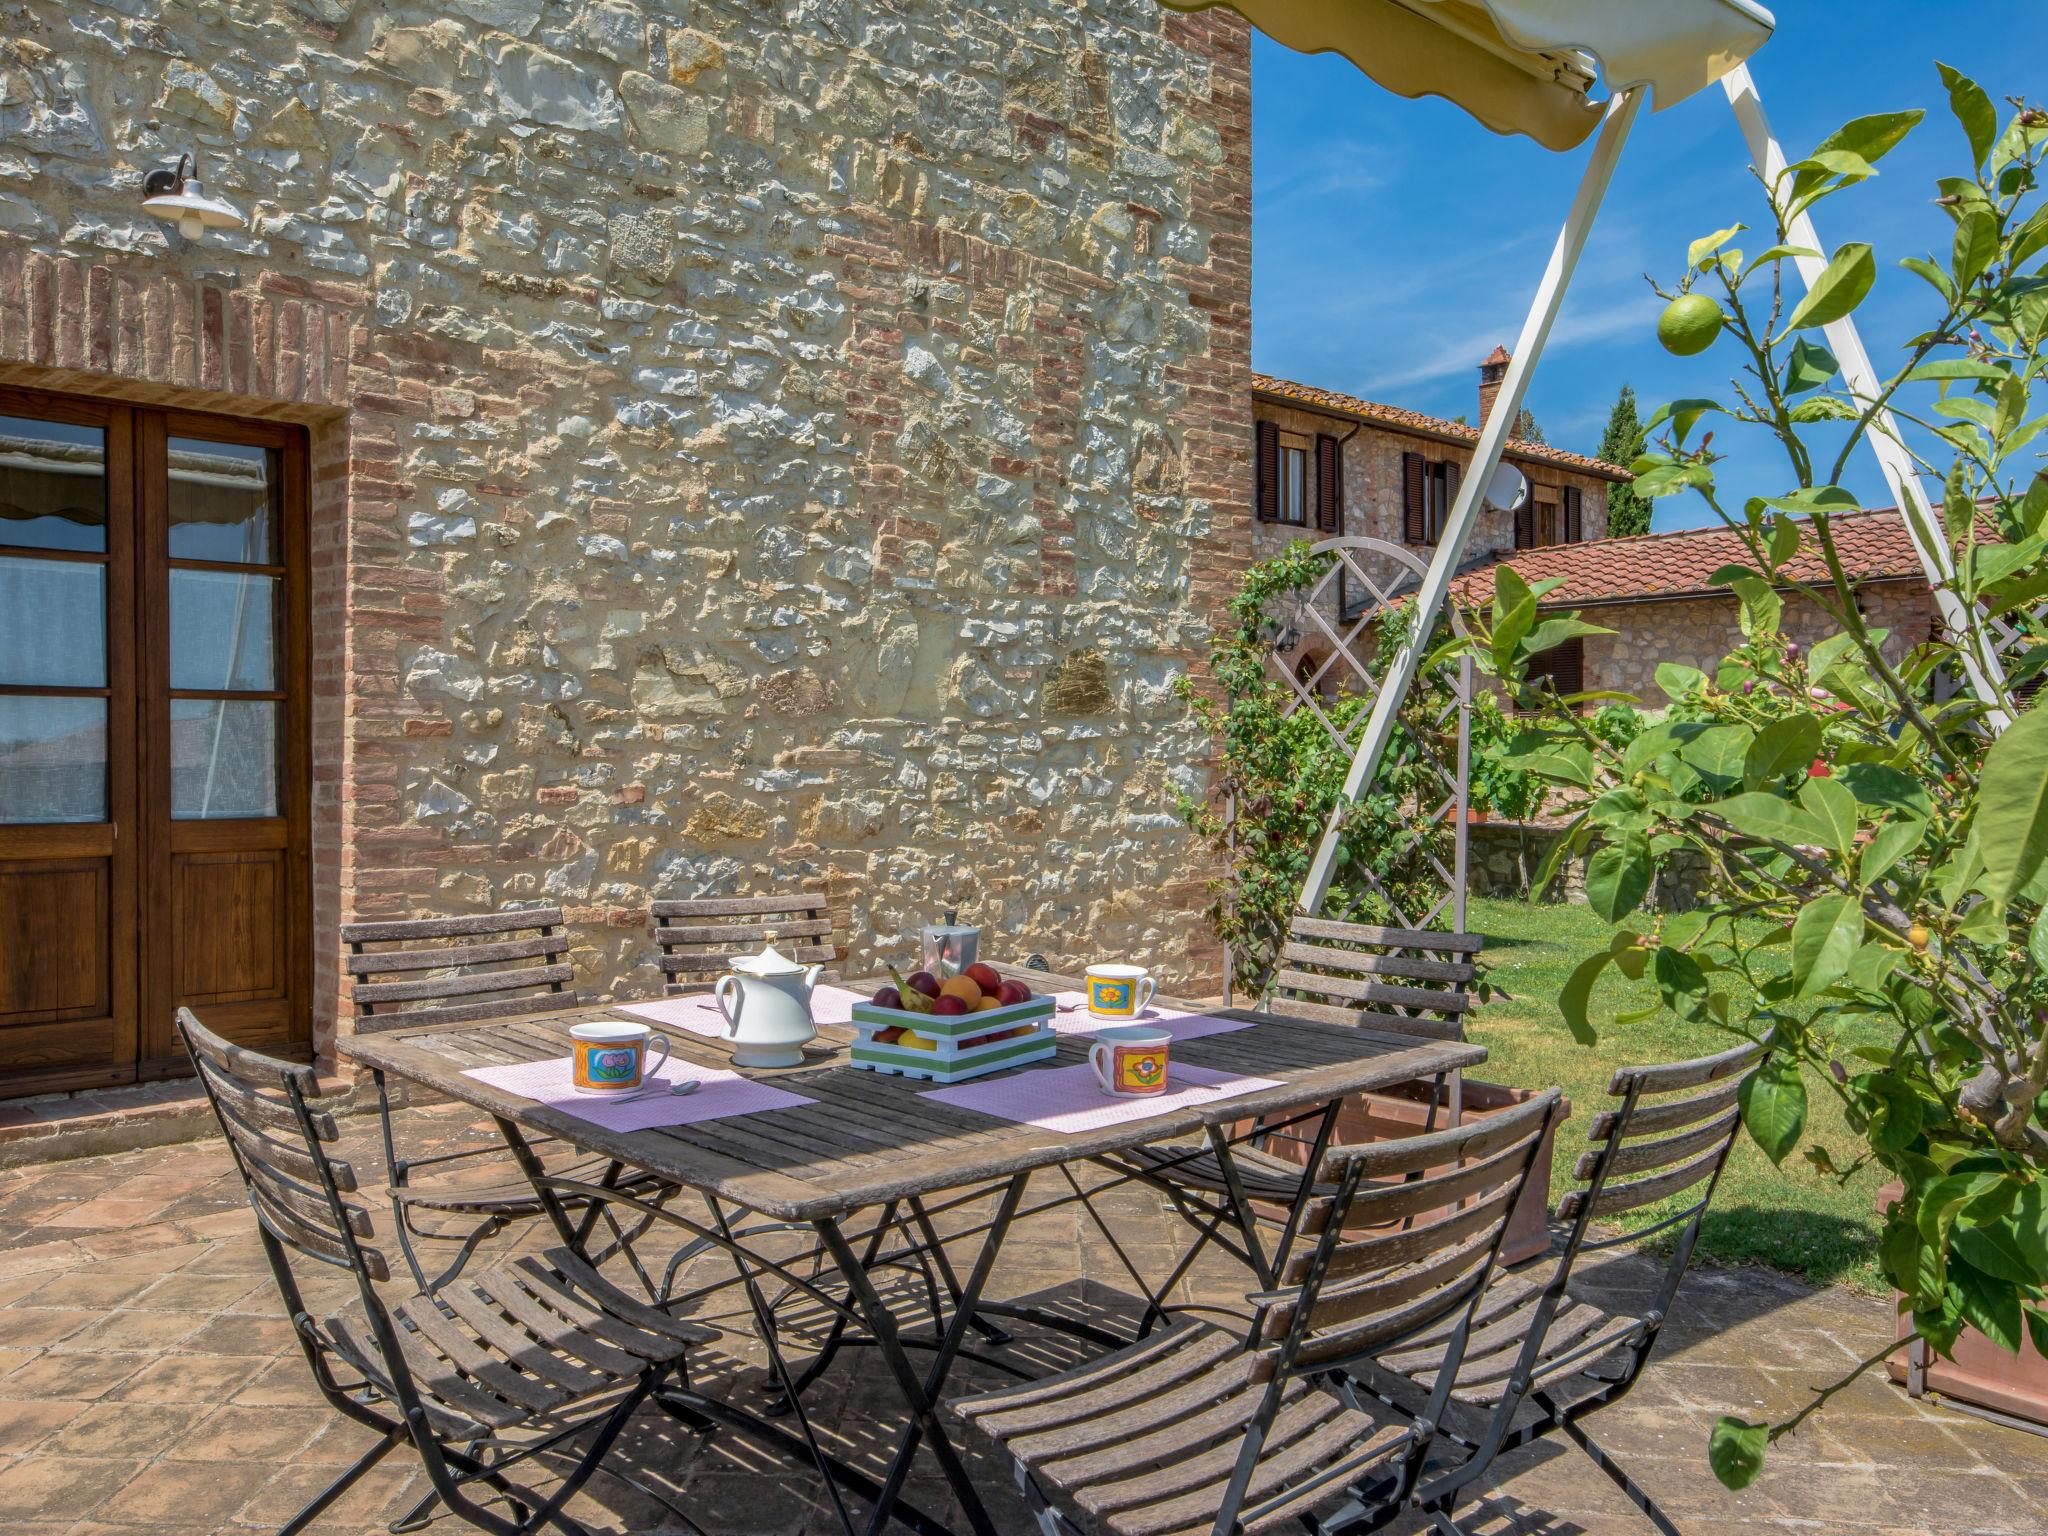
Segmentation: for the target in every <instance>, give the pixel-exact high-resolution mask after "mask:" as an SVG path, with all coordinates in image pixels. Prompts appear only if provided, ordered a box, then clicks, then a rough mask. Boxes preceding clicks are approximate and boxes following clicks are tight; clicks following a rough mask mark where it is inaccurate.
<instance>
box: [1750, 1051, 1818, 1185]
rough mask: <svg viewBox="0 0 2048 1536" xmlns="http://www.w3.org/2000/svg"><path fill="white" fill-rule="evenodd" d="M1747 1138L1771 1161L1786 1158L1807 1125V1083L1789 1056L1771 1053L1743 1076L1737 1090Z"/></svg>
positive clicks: (1796, 1064)
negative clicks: (1740, 1085) (1758, 1065)
mask: <svg viewBox="0 0 2048 1536" xmlns="http://www.w3.org/2000/svg"><path fill="white" fill-rule="evenodd" d="M1737 1098H1738V1099H1739V1100H1740V1102H1741V1104H1742V1124H1743V1127H1744V1128H1745V1129H1746V1130H1748V1132H1749V1136H1750V1140H1752V1141H1754V1142H1755V1143H1756V1144H1757V1145H1758V1146H1759V1147H1762V1148H1763V1151H1764V1156H1765V1157H1768V1158H1769V1159H1770V1160H1771V1161H1772V1162H1774V1163H1782V1162H1784V1161H1785V1154H1786V1153H1787V1152H1790V1151H1791V1150H1792V1148H1793V1147H1794V1146H1795V1145H1797V1143H1798V1141H1799V1133H1800V1132H1801V1131H1803V1130H1804V1129H1805V1128H1806V1082H1805V1080H1804V1079H1803V1078H1801V1077H1800V1075H1799V1065H1798V1063H1797V1062H1795V1061H1793V1060H1792V1059H1791V1058H1790V1057H1788V1056H1780V1055H1771V1056H1768V1057H1766V1058H1765V1059H1764V1064H1763V1065H1762V1066H1760V1067H1758V1068H1757V1069H1756V1070H1755V1071H1754V1072H1752V1073H1750V1075H1749V1076H1748V1077H1746V1078H1744V1079H1743V1082H1742V1087H1741V1089H1740V1090H1739V1092H1738V1093H1737Z"/></svg>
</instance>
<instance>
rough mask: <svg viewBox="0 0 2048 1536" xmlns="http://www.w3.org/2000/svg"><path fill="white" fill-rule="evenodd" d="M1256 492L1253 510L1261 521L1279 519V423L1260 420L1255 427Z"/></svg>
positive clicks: (1275, 520)
mask: <svg viewBox="0 0 2048 1536" xmlns="http://www.w3.org/2000/svg"><path fill="white" fill-rule="evenodd" d="M1256 433H1257V437H1256V442H1257V448H1258V453H1257V458H1258V464H1257V494H1256V496H1255V498H1254V510H1255V511H1256V513H1257V515H1258V519H1259V521H1260V522H1262V523H1277V522H1279V521H1280V424H1279V423H1278V422H1276V421H1262V422H1260V423H1259V424H1258V426H1257V428H1256Z"/></svg>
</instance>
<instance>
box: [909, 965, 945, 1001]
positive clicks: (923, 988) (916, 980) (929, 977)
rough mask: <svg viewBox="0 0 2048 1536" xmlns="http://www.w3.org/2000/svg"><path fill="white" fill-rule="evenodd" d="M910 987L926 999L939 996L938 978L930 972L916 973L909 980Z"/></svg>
mask: <svg viewBox="0 0 2048 1536" xmlns="http://www.w3.org/2000/svg"><path fill="white" fill-rule="evenodd" d="M910 985H911V986H912V987H913V988H915V989H916V990H917V991H919V992H922V993H923V994H924V995H925V996H926V997H937V996H938V995H939V978H938V977H936V976H934V975H933V974H932V973H931V972H930V971H918V972H916V973H915V974H914V975H912V976H911V978H910Z"/></svg>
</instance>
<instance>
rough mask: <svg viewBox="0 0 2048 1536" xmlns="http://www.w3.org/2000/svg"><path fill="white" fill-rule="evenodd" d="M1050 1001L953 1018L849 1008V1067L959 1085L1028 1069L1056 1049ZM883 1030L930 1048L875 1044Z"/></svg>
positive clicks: (858, 1006)
mask: <svg viewBox="0 0 2048 1536" xmlns="http://www.w3.org/2000/svg"><path fill="white" fill-rule="evenodd" d="M1052 1015H1053V1000H1052V999H1051V998H1049V997H1033V998H1027V999H1026V1000H1025V1001H1023V1002H1021V1003H1011V1004H1009V1005H1008V1006H1006V1007H1002V1008H991V1009H989V1010H988V1011H987V1012H985V1013H959V1014H952V1015H942V1014H932V1013H911V1012H910V1011H909V1010H907V1009H901V1008H877V1007H876V1006H875V1005H874V1004H873V1003H855V1004H854V1005H853V1025H854V1028H855V1029H857V1030H859V1031H860V1033H859V1035H858V1036H857V1037H856V1038H855V1040H854V1042H853V1047H852V1053H851V1054H852V1061H853V1065H854V1066H856V1067H860V1068H862V1069H863V1070H865V1071H869V1072H889V1073H894V1074H896V1075H898V1076H901V1077H923V1078H929V1079H930V1080H931V1081H932V1082H935V1083H964V1082H965V1081H967V1079H969V1078H971V1077H980V1076H982V1075H983V1074H984V1073H987V1072H1000V1071H1001V1070H1002V1069H1003V1068H1005V1067H1021V1066H1027V1065H1029V1064H1030V1063H1031V1062H1034V1061H1044V1060H1045V1059H1047V1058H1048V1057H1050V1056H1051V1055H1052V1054H1053V1052H1054V1050H1055V1049H1056V1048H1057V1047H1058V1045H1059V1036H1058V1035H1056V1034H1054V1033H1053V1030H1052V1027H1051V1026H1052ZM1019 1028H1026V1029H1028V1030H1029V1033H1028V1034H1022V1035H1009V1036H1007V1038H1005V1039H1002V1040H986V1039H985V1038H984V1037H986V1036H988V1035H991V1034H996V1033H1001V1032H1004V1031H1008V1030H1013V1029H1019ZM885 1029H909V1030H914V1031H916V1032H917V1033H918V1034H919V1035H921V1036H923V1037H924V1038H925V1039H927V1040H930V1041H931V1042H932V1048H931V1049H930V1050H920V1049H918V1048H916V1047H912V1046H902V1045H891V1044H888V1043H887V1042H885V1041H881V1040H877V1039H876V1038H875V1035H876V1034H877V1032H879V1031H881V1030H885Z"/></svg>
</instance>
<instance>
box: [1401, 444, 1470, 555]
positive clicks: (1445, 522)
mask: <svg viewBox="0 0 2048 1536" xmlns="http://www.w3.org/2000/svg"><path fill="white" fill-rule="evenodd" d="M1457 499H1458V465H1457V463H1456V461H1454V460H1451V459H1425V458H1424V457H1423V456H1422V455H1421V454H1419V453H1404V454H1402V455H1401V503H1402V537H1403V538H1404V539H1406V540H1407V541H1408V542H1409V543H1410V544H1434V543H1436V542H1437V541H1438V540H1440V539H1442V538H1443V536H1444V530H1445V529H1447V528H1449V527H1450V525H1451V506H1452V504H1453V503H1454V502H1456V501H1457Z"/></svg>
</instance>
